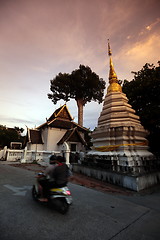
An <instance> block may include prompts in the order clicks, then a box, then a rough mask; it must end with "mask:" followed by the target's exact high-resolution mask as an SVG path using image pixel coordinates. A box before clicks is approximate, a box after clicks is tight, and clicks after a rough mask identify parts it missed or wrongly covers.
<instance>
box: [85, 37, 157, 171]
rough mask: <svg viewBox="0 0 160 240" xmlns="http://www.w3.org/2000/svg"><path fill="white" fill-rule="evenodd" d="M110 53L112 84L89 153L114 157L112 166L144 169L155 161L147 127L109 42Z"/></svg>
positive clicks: (108, 157)
mask: <svg viewBox="0 0 160 240" xmlns="http://www.w3.org/2000/svg"><path fill="white" fill-rule="evenodd" d="M108 54H109V58H110V70H109V86H108V88H107V94H106V96H105V99H104V103H103V109H102V112H101V113H100V117H99V118H98V126H97V127H96V128H95V130H94V131H93V133H92V142H93V148H92V151H90V152H89V154H91V155H97V156H99V155H103V156H105V159H106V160H110V161H111V165H112V170H115V171H123V172H132V173H143V172H144V171H145V166H146V165H148V164H149V162H148V161H150V160H151V162H152V159H153V154H152V153H151V152H149V151H148V143H147V139H146V137H147V131H146V130H145V129H144V127H143V126H142V125H141V122H140V119H139V116H137V115H136V114H135V110H134V109H132V106H131V105H130V104H128V99H127V97H126V95H125V94H124V93H123V92H122V87H121V85H120V84H121V83H120V81H119V80H118V78H117V74H116V72H115V70H114V66H113V62H112V53H111V49H110V44H109V42H108Z"/></svg>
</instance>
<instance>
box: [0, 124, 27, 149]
mask: <svg viewBox="0 0 160 240" xmlns="http://www.w3.org/2000/svg"><path fill="white" fill-rule="evenodd" d="M19 131H21V132H23V128H21V129H19V127H15V128H7V127H6V126H3V125H0V148H4V147H5V146H7V147H8V148H9V147H10V143H11V142H22V143H23V142H24V137H22V136H21V134H20V132H19Z"/></svg>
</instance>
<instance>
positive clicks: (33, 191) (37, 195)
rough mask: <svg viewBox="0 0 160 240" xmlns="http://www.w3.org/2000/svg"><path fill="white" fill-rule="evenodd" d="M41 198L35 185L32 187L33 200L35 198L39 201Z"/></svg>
mask: <svg viewBox="0 0 160 240" xmlns="http://www.w3.org/2000/svg"><path fill="white" fill-rule="evenodd" d="M39 197H40V195H39V193H37V191H36V188H35V186H34V185H33V187H32V198H33V199H34V200H35V201H38V199H39Z"/></svg>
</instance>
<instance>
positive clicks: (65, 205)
mask: <svg viewBox="0 0 160 240" xmlns="http://www.w3.org/2000/svg"><path fill="white" fill-rule="evenodd" d="M68 210H69V205H68V203H67V202H66V200H65V199H63V200H61V205H60V208H59V212H60V213H62V214H66V213H67V212H68Z"/></svg>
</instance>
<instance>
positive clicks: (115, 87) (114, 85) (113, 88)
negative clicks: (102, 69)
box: [107, 39, 122, 93]
mask: <svg viewBox="0 0 160 240" xmlns="http://www.w3.org/2000/svg"><path fill="white" fill-rule="evenodd" d="M108 55H109V56H110V71H109V84H110V85H109V87H108V88H107V93H110V92H122V87H121V86H120V85H119V84H118V78H117V74H116V72H115V70H114V66H113V62H112V58H111V56H112V52H111V48H110V44H109V39H108Z"/></svg>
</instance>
